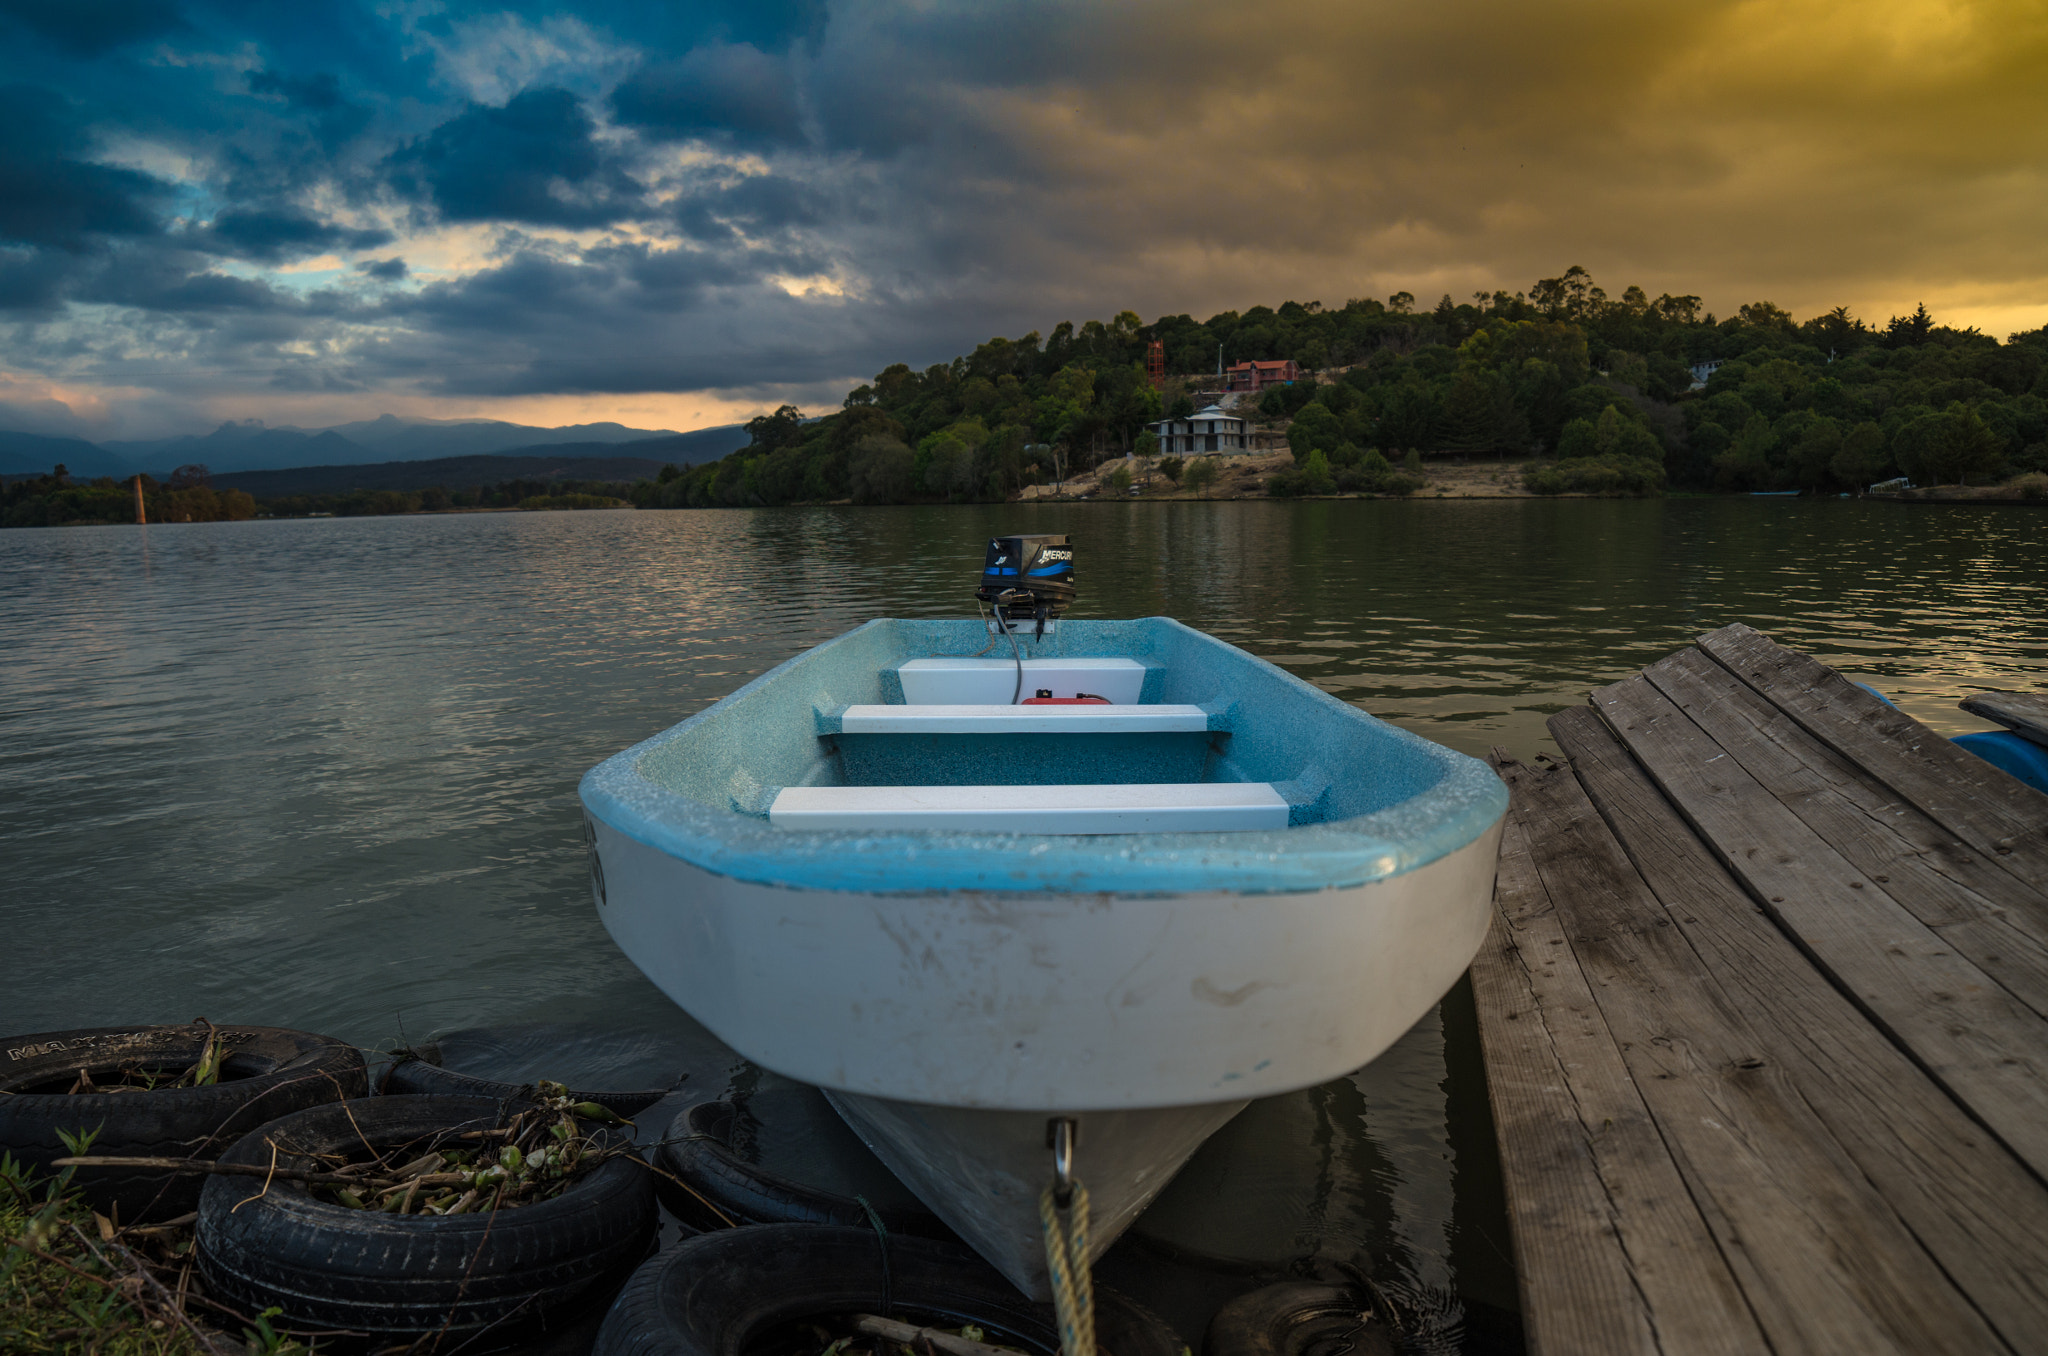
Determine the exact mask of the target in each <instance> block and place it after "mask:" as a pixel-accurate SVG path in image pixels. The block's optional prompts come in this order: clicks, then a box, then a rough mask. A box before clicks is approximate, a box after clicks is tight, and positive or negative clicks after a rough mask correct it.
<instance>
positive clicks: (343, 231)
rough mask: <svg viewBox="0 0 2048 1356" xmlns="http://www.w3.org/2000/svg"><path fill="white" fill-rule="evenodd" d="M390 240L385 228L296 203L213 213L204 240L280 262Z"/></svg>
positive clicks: (239, 255)
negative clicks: (340, 220)
mask: <svg viewBox="0 0 2048 1356" xmlns="http://www.w3.org/2000/svg"><path fill="white" fill-rule="evenodd" d="M392 238H393V237H392V234H391V232H389V231H386V230H380V229H355V228H350V227H346V226H337V225H335V224H333V223H332V222H326V221H321V220H319V219H318V218H316V217H313V216H311V215H309V214H307V213H305V212H302V211H300V210H299V209H298V208H295V207H290V206H281V207H280V206H273V207H249V208H243V207H235V208H230V209H228V210H227V211H225V212H222V213H220V214H219V215H218V216H216V217H214V219H213V221H212V223H211V225H210V226H209V228H208V229H207V231H206V232H205V233H204V234H203V236H201V237H200V241H201V242H202V247H203V248H206V249H208V250H212V251H216V252H218V253H221V254H230V255H233V256H235V257H237V258H240V259H252V260H255V261H257V262H259V263H279V262H282V261H284V260H287V259H302V258H305V257H306V256H308V255H314V254H326V253H329V252H331V251H334V250H348V251H351V252H353V251H355V250H373V249H376V248H377V247H378V246H380V245H388V244H390V243H391V241H392ZM401 268H402V265H401Z"/></svg>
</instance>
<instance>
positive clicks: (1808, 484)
mask: <svg viewBox="0 0 2048 1356" xmlns="http://www.w3.org/2000/svg"><path fill="white" fill-rule="evenodd" d="M1841 455H1842V426H1841V425H1840V424H1838V423H1836V422H1835V421H1834V420H1832V419H1825V418H1823V419H1816V420H1814V421H1813V422H1812V423H1811V424H1809V425H1807V427H1806V432H1805V433H1804V434H1803V435H1801V437H1800V439H1799V441H1798V442H1797V443H1795V444H1793V447H1792V453H1791V456H1790V457H1788V458H1787V459H1786V469H1787V470H1789V471H1791V473H1792V483H1793V484H1795V485H1797V486H1799V488H1800V489H1802V490H1819V489H1825V488H1827V486H1829V485H1830V484H1832V483H1833V482H1834V478H1835V461H1836V459H1837V458H1839V457H1840V456H1841Z"/></svg>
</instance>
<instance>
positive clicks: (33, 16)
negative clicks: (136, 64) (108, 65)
mask: <svg viewBox="0 0 2048 1356" xmlns="http://www.w3.org/2000/svg"><path fill="white" fill-rule="evenodd" d="M0 21H4V22H10V23H12V24H17V25H19V26H21V27H22V28H25V29H28V30H29V31H30V32H32V33H34V34H36V35H37V36H38V37H41V38H43V39H45V40H46V41H48V42H50V43H52V44H54V45H55V46H56V47H57V48H59V49H60V50H62V51H63V52H65V53H66V54H68V55H70V56H76V57H94V56H99V55H101V54H103V53H105V52H110V51H112V50H113V49H115V48H117V47H125V46H127V45H129V44H130V43H136V42H142V41H145V40H147V39H149V38H160V37H163V36H165V35H166V34H170V33H175V32H177V31H178V30H180V29H182V28H183V27H184V26H185V25H184V21H183V20H182V19H180V18H179V16H178V9H177V6H176V5H175V4H172V3H170V0H6V2H5V3H4V4H0Z"/></svg>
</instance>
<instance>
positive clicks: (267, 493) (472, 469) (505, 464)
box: [213, 433, 703, 499]
mask: <svg viewBox="0 0 2048 1356" xmlns="http://www.w3.org/2000/svg"><path fill="white" fill-rule="evenodd" d="M674 436H675V437H677V438H686V437H689V436H690V435H689V434H686V433H678V434H676V435H674ZM668 441H669V439H667V438H648V439H646V440H644V441H641V442H636V443H623V444H621V443H557V444H553V445H543V446H540V447H531V448H526V449H524V452H525V453H526V454H527V455H520V454H518V453H513V454H508V455H504V456H485V457H435V458H432V459H431V460H427V461H385V462H375V463H372V464H371V465H368V466H298V467H292V468H290V469H288V470H280V471H230V472H228V473H227V474H226V475H219V476H215V477H214V478H213V484H214V487H215V488H217V489H223V490H247V491H248V492H249V493H250V494H252V495H254V496H256V498H258V499H275V498H279V497H281V496H284V495H290V494H347V493H349V492H350V491H352V490H424V489H426V488H427V487H428V486H430V485H439V486H440V487H441V488H443V489H447V490H468V489H474V488H476V487H477V486H479V485H500V484H503V483H504V482H505V481H508V480H624V481H633V480H641V479H650V480H651V479H652V478H653V477H654V476H656V475H657V474H659V473H660V471H661V468H662V466H663V465H665V464H666V463H668V462H671V461H673V462H675V463H676V464H677V465H678V466H680V465H684V464H685V463H684V462H682V461H681V460H679V459H678V458H677V457H675V456H672V455H667V454H664V453H661V452H659V451H657V452H656V453H655V455H653V456H637V455H623V454H627V453H638V452H640V451H642V450H643V449H647V448H649V446H650V444H652V445H654V446H655V447H659V446H660V445H661V444H663V443H666V442H668ZM699 460H703V458H701V457H700V458H699Z"/></svg>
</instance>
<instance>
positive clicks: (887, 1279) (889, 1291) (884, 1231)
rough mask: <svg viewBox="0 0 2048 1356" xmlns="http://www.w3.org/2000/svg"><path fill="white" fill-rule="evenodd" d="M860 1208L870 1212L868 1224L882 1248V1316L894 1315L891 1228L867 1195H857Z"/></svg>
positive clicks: (894, 1284)
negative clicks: (890, 1260) (890, 1248)
mask: <svg viewBox="0 0 2048 1356" xmlns="http://www.w3.org/2000/svg"><path fill="white" fill-rule="evenodd" d="M854 1199H855V1200H857V1201H859V1202H860V1208H861V1209H863V1210H865V1211H867V1212H868V1226H869V1227H870V1228H872V1229H873V1230H874V1231H875V1241H876V1242H877V1243H879V1244H880V1245H881V1248H882V1316H883V1317H884V1318H890V1317H893V1316H894V1315H895V1313H896V1277H895V1274H894V1273H893V1272H891V1271H890V1270H889V1230H888V1228H887V1226H885V1225H884V1224H883V1223H882V1217H881V1216H880V1215H878V1214H876V1213H875V1207H873V1206H872V1205H869V1204H868V1198H867V1197H865V1196H855V1197H854Z"/></svg>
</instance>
